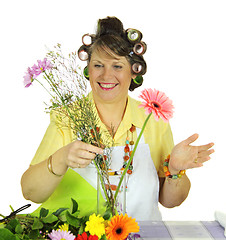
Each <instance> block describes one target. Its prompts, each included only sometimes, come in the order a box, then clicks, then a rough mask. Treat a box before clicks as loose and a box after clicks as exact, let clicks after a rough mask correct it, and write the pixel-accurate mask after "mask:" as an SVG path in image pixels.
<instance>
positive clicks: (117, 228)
mask: <svg viewBox="0 0 226 240" xmlns="http://www.w3.org/2000/svg"><path fill="white" fill-rule="evenodd" d="M131 232H139V226H138V224H137V222H136V221H135V219H132V218H131V217H128V215H127V214H125V216H123V215H122V214H121V215H117V216H114V217H112V218H111V221H109V223H108V227H107V228H106V236H107V239H109V240H124V239H126V238H127V236H128V235H129V233H131Z"/></svg>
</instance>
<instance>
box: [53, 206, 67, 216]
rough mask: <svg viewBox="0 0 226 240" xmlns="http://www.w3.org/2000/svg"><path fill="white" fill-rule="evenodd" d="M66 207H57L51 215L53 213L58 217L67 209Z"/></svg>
mask: <svg viewBox="0 0 226 240" xmlns="http://www.w3.org/2000/svg"><path fill="white" fill-rule="evenodd" d="M67 209H68V208H59V209H58V210H56V212H54V213H53V215H55V216H56V217H58V216H59V215H60V214H61V213H62V212H64V211H65V210H67Z"/></svg>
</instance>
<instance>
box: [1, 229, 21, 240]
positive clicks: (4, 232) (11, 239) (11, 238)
mask: <svg viewBox="0 0 226 240" xmlns="http://www.w3.org/2000/svg"><path fill="white" fill-rule="evenodd" d="M2 239H3V240H6V239H7V240H18V239H19V238H17V237H16V236H15V235H14V234H13V233H12V232H10V231H9V230H8V229H6V228H1V229H0V240H2Z"/></svg>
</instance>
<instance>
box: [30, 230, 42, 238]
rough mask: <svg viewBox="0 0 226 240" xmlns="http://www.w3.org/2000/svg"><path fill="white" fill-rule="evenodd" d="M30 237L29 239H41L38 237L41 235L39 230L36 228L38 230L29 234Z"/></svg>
mask: <svg viewBox="0 0 226 240" xmlns="http://www.w3.org/2000/svg"><path fill="white" fill-rule="evenodd" d="M28 237H29V239H39V238H38V237H40V234H39V230H38V229H36V230H33V231H31V232H30V233H29V234H28Z"/></svg>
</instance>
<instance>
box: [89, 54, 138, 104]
mask: <svg viewBox="0 0 226 240" xmlns="http://www.w3.org/2000/svg"><path fill="white" fill-rule="evenodd" d="M88 67H89V80H90V85H91V87H92V91H93V96H94V99H95V100H96V101H98V102H104V103H114V102H120V101H124V100H126V99H127V96H128V90H129V86H130V82H131V78H132V77H134V76H133V75H132V73H131V66H130V63H129V62H128V61H127V59H126V58H125V57H121V56H118V55H115V54H114V55H112V53H111V56H110V55H109V54H107V53H106V52H105V51H95V50H94V52H93V53H92V55H91V59H90V62H89V66H88Z"/></svg>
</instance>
